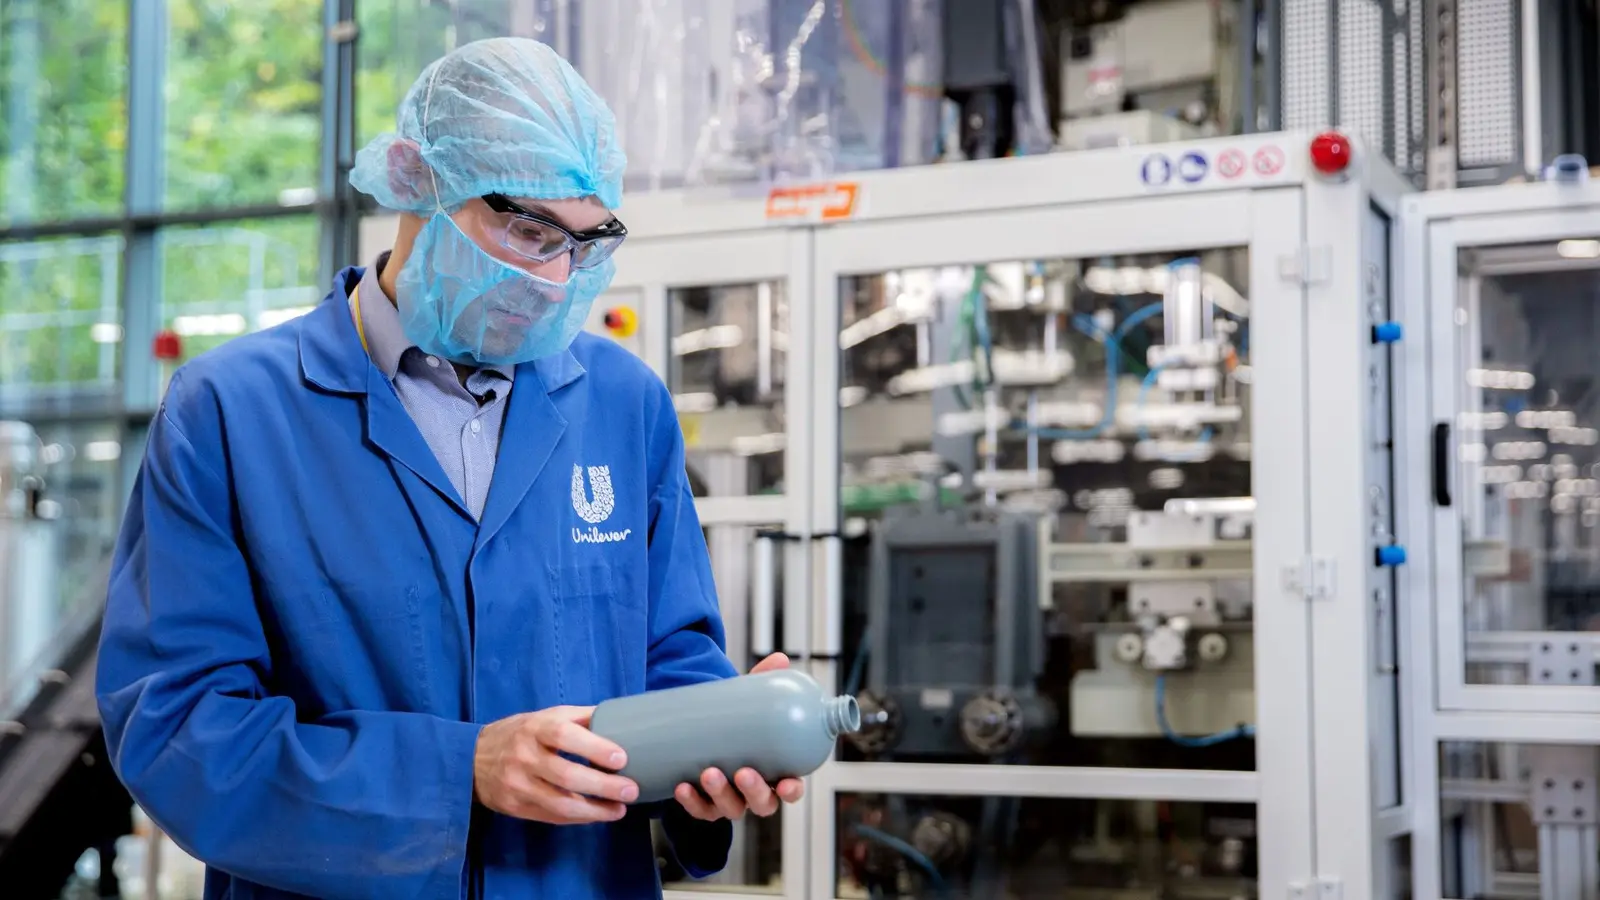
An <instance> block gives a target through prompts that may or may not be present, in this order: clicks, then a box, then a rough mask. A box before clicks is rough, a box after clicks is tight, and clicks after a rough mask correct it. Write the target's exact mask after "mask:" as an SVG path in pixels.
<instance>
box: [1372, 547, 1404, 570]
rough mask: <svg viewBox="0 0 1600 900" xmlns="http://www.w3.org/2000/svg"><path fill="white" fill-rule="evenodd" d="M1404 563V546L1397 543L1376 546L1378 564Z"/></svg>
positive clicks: (1394, 564)
mask: <svg viewBox="0 0 1600 900" xmlns="http://www.w3.org/2000/svg"><path fill="white" fill-rule="evenodd" d="M1405 564H1406V548H1404V547H1402V546H1400V545H1399V544H1390V545H1389V546H1387V547H1379V548H1378V565H1380V566H1403V565H1405Z"/></svg>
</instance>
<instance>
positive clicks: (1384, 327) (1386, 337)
mask: <svg viewBox="0 0 1600 900" xmlns="http://www.w3.org/2000/svg"><path fill="white" fill-rule="evenodd" d="M1404 336H1405V329H1404V328H1401V327H1400V323H1399V322H1379V323H1378V324H1376V325H1374V326H1372V342H1373V343H1375V344H1393V343H1395V342H1396V341H1399V340H1400V338H1402V337H1404Z"/></svg>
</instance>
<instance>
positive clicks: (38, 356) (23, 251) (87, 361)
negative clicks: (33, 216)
mask: <svg viewBox="0 0 1600 900" xmlns="http://www.w3.org/2000/svg"><path fill="white" fill-rule="evenodd" d="M121 260H122V237H121V236H120V235H115V234H109V235H97V236H92V237H68V238H46V239H43V240H37V241H20V242H14V243H7V244H0V298H4V302H3V304H0V404H4V405H5V406H13V405H16V404H20V403H24V402H27V401H31V400H37V399H40V398H50V399H63V398H70V397H72V396H74V395H79V394H84V393H96V394H103V393H105V392H107V391H108V390H110V389H113V388H115V386H116V384H117V380H118V376H117V372H118V362H119V360H120V358H121V349H122V326H121V325H120V324H119V323H120V322H121V308H120V303H119V301H118V297H119V284H118V282H119V277H120V276H119V270H120V266H121Z"/></svg>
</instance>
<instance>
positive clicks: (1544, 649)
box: [1539, 644, 1550, 653]
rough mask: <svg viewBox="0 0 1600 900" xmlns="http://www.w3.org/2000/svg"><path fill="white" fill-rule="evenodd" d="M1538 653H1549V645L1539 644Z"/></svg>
mask: <svg viewBox="0 0 1600 900" xmlns="http://www.w3.org/2000/svg"><path fill="white" fill-rule="evenodd" d="M1539 651H1540V652H1541V653H1549V652H1550V645H1549V644H1540V645H1539Z"/></svg>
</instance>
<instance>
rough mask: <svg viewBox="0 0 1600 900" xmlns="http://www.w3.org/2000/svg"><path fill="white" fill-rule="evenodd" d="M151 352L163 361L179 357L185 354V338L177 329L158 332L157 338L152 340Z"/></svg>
mask: <svg viewBox="0 0 1600 900" xmlns="http://www.w3.org/2000/svg"><path fill="white" fill-rule="evenodd" d="M150 353H151V355H153V356H154V357H155V358H156V359H159V360H162V361H163V362H165V361H169V360H174V359H177V358H178V357H180V356H182V355H183V339H182V338H180V337H178V333H177V332H176V331H161V332H157V334H156V337H155V340H153V341H151V342H150Z"/></svg>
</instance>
